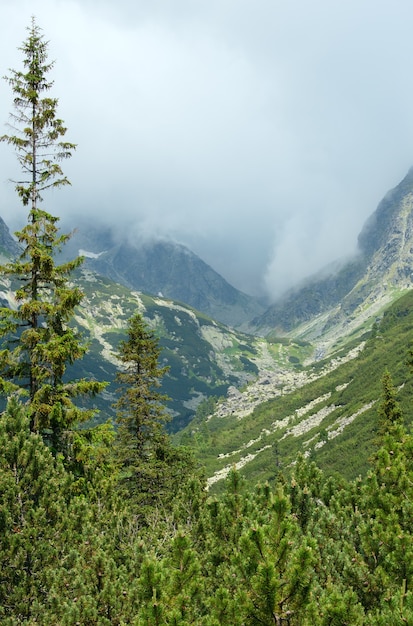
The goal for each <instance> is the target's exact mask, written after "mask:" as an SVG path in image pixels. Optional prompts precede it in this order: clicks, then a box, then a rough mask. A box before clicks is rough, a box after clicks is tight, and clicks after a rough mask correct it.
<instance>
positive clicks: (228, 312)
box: [65, 222, 265, 329]
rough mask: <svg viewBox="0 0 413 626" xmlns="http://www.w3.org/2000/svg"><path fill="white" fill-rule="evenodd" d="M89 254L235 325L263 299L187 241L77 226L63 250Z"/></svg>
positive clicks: (144, 285)
mask: <svg viewBox="0 0 413 626" xmlns="http://www.w3.org/2000/svg"><path fill="white" fill-rule="evenodd" d="M78 254H82V255H85V257H86V260H85V266H86V267H88V268H90V269H91V270H93V271H95V272H96V273H97V274H100V275H102V276H106V277H107V278H110V279H111V280H113V281H115V282H117V283H120V284H121V285H123V286H125V287H128V288H129V289H133V290H136V291H143V292H145V293H149V294H152V295H154V296H161V297H165V298H169V299H171V300H175V301H179V302H183V303H185V304H188V305H189V306H191V307H193V308H195V309H197V310H198V311H201V312H202V313H205V314H206V315H208V316H209V317H211V318H213V319H215V320H217V321H219V322H222V323H224V324H226V325H227V326H230V327H233V328H239V329H242V328H243V326H245V324H246V323H247V322H249V320H250V319H252V317H254V316H256V315H259V314H261V313H262V312H263V311H264V310H265V304H264V303H263V302H262V301H261V300H259V299H258V298H255V297H252V296H249V295H247V294H245V293H243V292H241V291H239V290H238V289H236V288H235V287H233V286H232V285H230V284H229V283H228V282H227V281H226V280H225V279H224V278H223V277H222V276H221V275H220V274H218V273H217V272H216V271H215V270H213V269H212V268H211V267H210V266H209V265H208V264H207V263H205V262H204V261H203V260H202V259H200V258H199V257H198V256H197V255H196V254H194V253H193V252H192V251H191V250H190V249H189V248H187V247H186V246H184V245H182V244H180V243H177V242H174V241H168V240H165V239H162V240H159V239H158V240H151V241H144V242H141V241H139V240H133V238H131V237H129V238H127V237H124V238H122V239H118V237H117V236H115V235H113V234H112V232H111V230H110V229H109V228H106V227H103V226H102V227H100V226H98V225H96V224H94V225H91V224H89V223H87V222H85V223H83V224H80V225H78V227H77V228H76V231H75V233H74V236H73V238H72V240H71V241H70V242H69V244H68V246H67V247H66V250H65V255H66V256H67V257H73V256H77V255H78Z"/></svg>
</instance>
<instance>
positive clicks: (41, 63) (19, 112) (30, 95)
mask: <svg viewBox="0 0 413 626" xmlns="http://www.w3.org/2000/svg"><path fill="white" fill-rule="evenodd" d="M28 31H29V36H28V38H27V39H26V41H25V42H24V43H23V46H22V47H21V51H22V52H23V55H24V56H23V64H24V71H16V70H11V77H10V78H8V82H9V83H10V85H11V87H12V91H13V94H14V110H15V113H13V114H12V116H11V117H12V120H13V125H12V126H11V130H12V131H13V134H10V135H3V136H2V137H1V138H0V140H1V141H5V142H7V143H9V144H11V145H12V146H13V147H14V148H15V150H16V152H17V158H18V161H19V163H20V166H21V169H22V173H23V176H24V177H25V180H23V181H19V182H17V183H16V190H17V193H18V195H19V197H20V198H21V200H22V202H23V205H24V206H26V205H30V210H29V215H28V223H27V225H26V226H25V227H24V228H23V229H22V230H21V231H19V232H18V233H16V236H17V238H18V241H19V243H20V245H21V249H22V252H21V254H20V255H19V256H18V258H17V260H16V261H14V262H10V263H8V264H7V265H4V266H2V267H0V272H1V274H2V275H3V276H6V277H10V278H11V279H13V280H14V281H16V282H17V283H18V287H17V288H16V290H15V300H16V304H17V307H11V308H9V307H2V308H1V309H0V337H2V338H3V344H2V348H3V349H2V350H1V352H0V374H1V378H0V390H1V392H2V393H3V394H8V393H10V392H12V391H16V390H23V391H24V392H26V393H27V394H28V397H29V412H30V419H31V421H30V424H31V428H32V430H35V431H38V432H42V433H43V435H44V436H47V437H50V439H51V443H52V446H53V447H54V449H55V450H58V449H62V447H63V446H64V445H65V444H64V442H63V440H62V439H63V433H64V432H65V430H67V429H68V428H69V427H71V426H72V425H73V424H74V423H76V422H79V421H81V420H82V419H86V418H87V417H89V416H90V415H91V413H90V412H86V413H84V412H82V411H81V410H80V409H79V408H78V407H77V406H76V404H75V403H74V399H75V398H77V397H78V396H83V395H94V394H96V393H98V392H99V391H100V390H102V389H103V387H104V384H102V383H97V382H95V381H91V380H85V379H84V380H78V381H76V382H72V381H70V382H68V381H67V380H65V372H66V368H67V366H68V365H71V364H73V363H74V362H75V361H76V360H78V359H80V358H82V356H83V354H84V352H85V347H84V346H82V344H81V342H80V341H79V337H78V336H77V334H76V332H75V331H74V330H73V329H72V328H71V327H70V325H69V322H70V320H71V319H72V318H73V316H74V310H75V308H76V307H77V306H78V305H79V303H80V302H81V300H82V297H83V294H82V292H81V291H80V289H78V288H77V287H74V286H72V285H70V283H69V277H70V275H71V273H72V272H73V271H74V270H75V269H76V268H77V267H78V266H79V265H80V264H81V262H82V259H81V258H77V259H74V260H73V261H69V262H67V263H64V264H62V265H56V264H55V261H54V257H55V255H56V253H57V252H59V251H60V249H61V247H62V246H63V245H64V244H65V243H66V241H67V239H68V235H60V234H59V233H58V228H57V225H56V223H57V222H58V218H57V217H54V216H52V215H51V214H50V213H47V212H46V211H44V210H41V209H40V208H39V203H40V202H41V200H42V195H41V194H42V193H43V191H45V190H46V189H48V188H50V187H61V186H62V185H67V184H69V181H68V179H67V178H66V177H65V176H64V174H63V172H62V169H61V166H60V164H59V162H60V161H61V160H62V159H65V158H68V157H70V156H71V151H72V150H73V149H74V148H75V145H74V144H71V143H68V142H66V141H63V140H62V137H63V136H64V134H65V133H66V128H65V127H64V125H63V122H62V120H60V119H58V118H57V113H56V110H57V102H58V101H57V99H55V98H50V97H49V96H47V95H46V94H47V92H48V91H49V90H50V88H51V87H52V84H53V83H51V82H50V81H49V80H48V73H49V71H50V70H51V68H52V66H53V63H48V61H47V42H45V41H44V39H43V35H42V34H41V31H40V28H39V27H38V26H37V25H36V22H35V20H34V18H32V23H31V26H30V27H29V28H28Z"/></svg>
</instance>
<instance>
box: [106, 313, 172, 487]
mask: <svg viewBox="0 0 413 626" xmlns="http://www.w3.org/2000/svg"><path fill="white" fill-rule="evenodd" d="M158 343H159V342H158V339H157V338H156V337H155V335H154V333H153V332H152V330H151V329H150V328H149V327H148V326H147V324H146V323H145V321H144V319H143V318H142V316H141V315H140V314H139V313H136V314H135V315H134V316H133V317H132V318H131V319H130V320H129V326H128V338H127V340H124V341H121V343H120V345H119V354H118V358H119V360H120V361H121V363H122V365H123V370H121V371H119V372H118V373H117V376H116V380H117V382H118V383H119V384H120V387H119V394H120V395H119V399H118V401H117V403H116V405H115V407H116V409H117V424H118V426H119V429H118V445H117V450H118V455H119V459H120V462H121V465H122V466H123V468H124V470H125V476H126V478H127V481H128V482H129V487H130V488H131V490H132V491H134V492H137V491H139V492H141V494H142V495H143V494H144V493H146V494H147V496H148V497H149V499H151V498H152V497H153V496H155V493H156V492H157V491H158V490H159V486H160V481H161V479H162V474H163V470H164V465H165V460H166V456H167V454H166V451H167V448H168V447H169V446H168V439H167V437H166V435H165V433H164V430H163V425H164V424H165V422H166V421H167V420H168V419H169V416H168V414H167V412H166V409H165V406H164V402H165V401H166V400H167V396H165V395H163V394H162V393H161V392H160V391H159V387H160V385H161V380H162V377H163V376H164V374H165V373H166V372H167V371H168V367H160V366H159V363H158V360H159V356H160V352H161V349H160V347H159V345H158Z"/></svg>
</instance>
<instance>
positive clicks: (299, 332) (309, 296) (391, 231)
mask: <svg viewBox="0 0 413 626" xmlns="http://www.w3.org/2000/svg"><path fill="white" fill-rule="evenodd" d="M326 274H327V275H326ZM412 286H413V168H412V169H411V170H410V171H409V172H408V174H407V175H406V176H405V178H404V179H403V180H402V181H401V182H400V183H399V184H398V185H397V186H396V187H395V188H394V189H392V190H391V191H389V192H388V193H387V194H386V196H385V197H384V198H383V200H382V201H381V202H380V203H379V205H378V207H377V209H376V210H375V211H374V213H373V214H372V215H371V217H370V218H369V219H368V220H367V221H366V223H365V225H364V227H363V229H362V231H361V233H360V235H359V238H358V253H357V255H356V256H355V257H354V258H352V259H350V260H349V261H347V262H344V263H343V264H342V266H341V267H340V268H339V269H338V271H336V272H333V271H331V272H330V273H328V269H326V270H324V271H323V272H321V273H320V274H318V275H315V276H313V277H311V278H310V279H309V280H308V281H306V282H305V283H304V284H303V285H302V286H301V287H300V286H296V287H295V288H294V289H292V290H291V291H290V292H289V293H287V294H286V295H285V297H284V298H283V299H282V300H280V301H279V302H277V303H275V304H274V305H272V306H271V307H269V308H268V309H267V310H266V311H265V313H264V314H263V315H260V316H258V317H256V318H255V319H254V320H252V322H251V324H250V326H249V330H250V332H253V333H260V334H263V335H266V334H271V333H273V334H275V335H277V334H278V335H279V336H280V335H287V336H294V337H301V338H303V339H307V340H308V341H312V342H314V343H316V344H321V345H322V346H324V348H323V351H324V350H326V349H331V348H332V346H333V345H334V344H335V342H336V341H337V340H338V339H339V338H340V337H345V336H348V335H349V334H351V333H353V332H354V331H355V330H356V329H357V328H360V329H362V328H363V324H364V322H366V321H368V320H369V319H374V317H376V316H379V315H381V314H382V312H383V311H384V309H385V308H386V307H387V306H388V305H389V304H390V303H391V302H393V301H394V300H395V298H397V297H398V296H400V295H401V294H402V293H404V292H405V291H407V290H408V289H411V288H412Z"/></svg>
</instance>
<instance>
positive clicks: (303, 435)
mask: <svg viewBox="0 0 413 626" xmlns="http://www.w3.org/2000/svg"><path fill="white" fill-rule="evenodd" d="M412 338H413V292H408V293H407V294H406V295H405V296H403V297H401V298H400V299H399V300H397V301H396V302H395V303H394V304H393V305H392V306H390V307H389V309H388V310H387V311H386V313H385V314H384V316H383V319H382V321H381V322H380V324H379V325H378V327H376V328H375V329H374V330H373V332H372V334H371V336H370V338H369V339H368V340H367V342H366V344H365V346H364V349H363V350H362V351H361V352H360V354H359V356H358V357H356V358H354V359H352V360H349V361H347V362H343V363H342V364H341V365H339V366H338V367H337V368H336V369H334V370H333V371H330V372H329V373H327V374H324V375H321V374H322V373H323V371H325V368H326V365H327V363H326V362H319V363H317V364H316V365H313V366H312V367H310V368H308V374H309V376H311V377H313V378H314V377H315V376H317V375H318V376H320V377H319V378H316V379H315V380H312V381H311V382H309V383H308V384H305V385H304V386H302V387H300V388H299V389H297V390H295V391H293V392H290V393H286V394H283V395H280V396H279V397H276V398H274V399H273V400H269V401H267V402H265V403H264V404H261V405H259V406H258V407H256V408H255V410H254V411H253V412H252V414H251V415H248V416H246V417H243V418H237V415H236V414H233V415H228V416H226V417H217V416H216V415H214V416H212V417H210V418H208V419H207V420H203V421H202V422H199V423H196V422H193V423H192V424H191V425H190V426H189V427H188V428H187V429H185V431H184V432H183V433H182V435H181V441H183V442H185V443H187V444H190V445H192V446H194V448H195V450H196V453H197V455H198V458H199V459H200V461H201V463H202V464H204V465H205V468H206V472H207V475H208V476H209V477H210V478H211V477H214V478H212V480H211V483H210V484H211V488H213V489H219V488H220V486H221V484H222V482H223V481H222V480H217V479H218V478H220V477H224V476H225V475H226V472H227V470H228V468H229V467H231V466H232V465H233V464H236V465H237V467H239V468H240V471H241V472H242V473H243V474H244V475H245V476H246V478H247V479H248V480H249V481H251V482H257V481H263V480H271V479H273V478H274V476H275V475H276V474H277V473H278V472H280V471H281V472H288V471H289V468H290V467H291V464H292V463H293V462H294V460H295V458H296V457H297V454H298V453H300V452H301V453H305V454H306V455H310V456H311V457H312V458H314V460H315V461H316V462H317V463H318V464H319V465H320V466H321V467H322V468H323V469H324V470H325V471H327V472H328V473H336V472H338V473H340V474H342V475H344V476H345V477H347V478H354V477H356V476H357V475H359V474H363V473H364V472H365V471H366V469H367V461H368V457H369V455H370V454H371V452H372V450H373V447H374V443H373V442H374V436H375V429H376V424H377V411H378V407H379V404H380V396H381V378H382V375H383V372H384V371H385V369H388V370H389V372H390V374H391V376H392V377H393V382H394V384H395V386H396V387H399V388H400V389H399V401H400V403H401V405H402V408H403V411H404V415H405V418H406V421H407V422H409V423H410V422H411V421H412V411H411V397H412V378H413V375H412V373H411V372H410V369H409V366H408V365H407V362H408V358H409V351H410V349H411V345H412ZM216 480H217V482H214V481H216Z"/></svg>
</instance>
